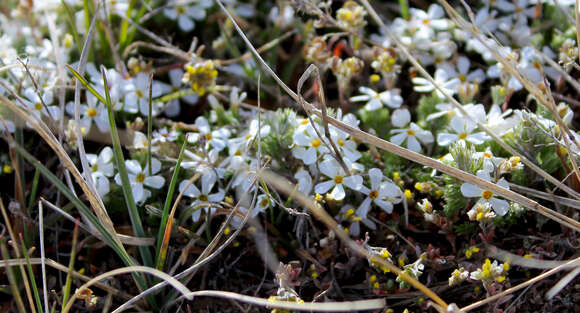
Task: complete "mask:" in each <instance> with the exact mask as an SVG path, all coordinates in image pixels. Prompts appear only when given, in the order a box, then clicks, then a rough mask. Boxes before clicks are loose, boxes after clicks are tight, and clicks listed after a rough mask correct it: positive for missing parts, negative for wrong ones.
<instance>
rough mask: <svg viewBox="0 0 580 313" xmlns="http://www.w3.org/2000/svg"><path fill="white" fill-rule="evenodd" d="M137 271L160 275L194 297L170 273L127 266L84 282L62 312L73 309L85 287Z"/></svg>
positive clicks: (190, 297)
mask: <svg viewBox="0 0 580 313" xmlns="http://www.w3.org/2000/svg"><path fill="white" fill-rule="evenodd" d="M136 272H140V273H147V274H150V275H153V276H156V277H159V278H160V279H162V280H164V281H165V282H167V283H168V284H169V285H171V286H172V287H173V288H175V289H176V290H178V291H179V292H180V293H182V294H183V296H184V297H185V298H186V299H188V300H191V299H193V296H190V295H189V294H190V293H191V291H190V290H189V289H187V287H186V286H185V285H184V284H182V283H180V282H179V281H178V280H177V279H175V278H173V277H171V276H170V275H168V274H166V273H164V272H162V271H160V270H157V269H154V268H151V267H147V266H127V267H122V268H118V269H115V270H112V271H108V272H106V273H103V274H101V275H99V276H97V277H95V278H92V279H91V280H89V281H88V282H86V283H84V284H83V285H82V286H80V287H79V288H78V289H77V291H76V292H75V293H74V294H73V295H72V297H71V298H70V300H69V301H68V303H67V304H66V306H65V307H64V310H63V311H62V313H68V311H69V310H70V309H71V307H72V305H73V303H74V301H75V299H76V298H77V297H78V295H79V294H80V293H81V292H82V291H84V290H85V289H87V288H89V287H90V286H92V285H94V284H95V283H97V282H98V281H100V280H103V279H105V278H108V277H113V276H116V275H120V274H127V273H131V274H134V273H136Z"/></svg>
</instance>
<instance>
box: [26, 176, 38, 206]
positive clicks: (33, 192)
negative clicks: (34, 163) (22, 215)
mask: <svg viewBox="0 0 580 313" xmlns="http://www.w3.org/2000/svg"><path fill="white" fill-rule="evenodd" d="M39 178H40V172H39V171H38V169H36V170H35V171H34V178H33V179H32V189H31V190H30V197H29V198H28V209H29V210H32V206H33V205H34V200H36V192H37V190H38V179H39Z"/></svg>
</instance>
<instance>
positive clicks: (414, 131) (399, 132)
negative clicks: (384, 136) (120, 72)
mask: <svg viewBox="0 0 580 313" xmlns="http://www.w3.org/2000/svg"><path fill="white" fill-rule="evenodd" d="M391 122H392V124H393V126H395V127H400V128H399V129H393V130H391V134H395V135H394V136H393V137H391V139H389V141H390V142H392V143H394V144H396V145H399V146H400V145H402V144H403V142H405V140H407V148H408V149H409V150H411V151H414V152H417V153H418V152H421V144H420V143H419V141H421V142H422V143H424V144H428V143H432V142H433V134H431V132H430V131H428V130H423V129H422V128H421V127H419V125H417V124H415V123H411V124H410V126H409V128H403V127H405V126H407V124H409V122H411V113H410V112H409V110H407V109H398V110H395V111H394V112H393V115H392V116H391Z"/></svg>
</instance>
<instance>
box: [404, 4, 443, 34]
mask: <svg viewBox="0 0 580 313" xmlns="http://www.w3.org/2000/svg"><path fill="white" fill-rule="evenodd" d="M409 13H410V14H411V21H410V25H411V26H412V27H415V28H417V29H418V30H417V32H416V33H415V36H414V37H416V38H418V39H430V38H432V37H433V35H434V33H435V30H444V29H447V28H448V27H449V26H450V25H451V23H450V21H449V20H447V19H445V18H444V17H445V11H443V8H442V7H441V6H439V5H437V4H432V5H431V6H429V10H428V11H427V12H425V11H423V10H419V9H415V8H411V9H409Z"/></svg>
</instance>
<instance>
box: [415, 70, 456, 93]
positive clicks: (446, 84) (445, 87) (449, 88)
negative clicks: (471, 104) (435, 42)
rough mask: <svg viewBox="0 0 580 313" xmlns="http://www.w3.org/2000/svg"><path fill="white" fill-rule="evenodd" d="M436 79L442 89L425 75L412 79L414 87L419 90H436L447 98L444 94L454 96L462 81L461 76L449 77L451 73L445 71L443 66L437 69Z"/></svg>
mask: <svg viewBox="0 0 580 313" xmlns="http://www.w3.org/2000/svg"><path fill="white" fill-rule="evenodd" d="M434 80H435V84H436V85H437V86H438V87H439V88H440V89H441V90H439V88H435V86H434V85H433V84H432V83H431V82H430V81H429V80H427V79H426V78H423V77H414V78H413V79H412V81H413V84H414V85H415V87H413V89H414V90H415V91H418V92H431V91H436V93H437V96H438V97H439V98H441V99H443V98H445V95H444V94H447V95H449V96H453V95H454V94H455V93H456V92H457V89H458V88H459V85H460V83H461V81H460V80H459V78H457V77H449V73H447V71H445V70H444V69H442V68H439V69H437V70H436V71H435V78H434Z"/></svg>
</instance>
